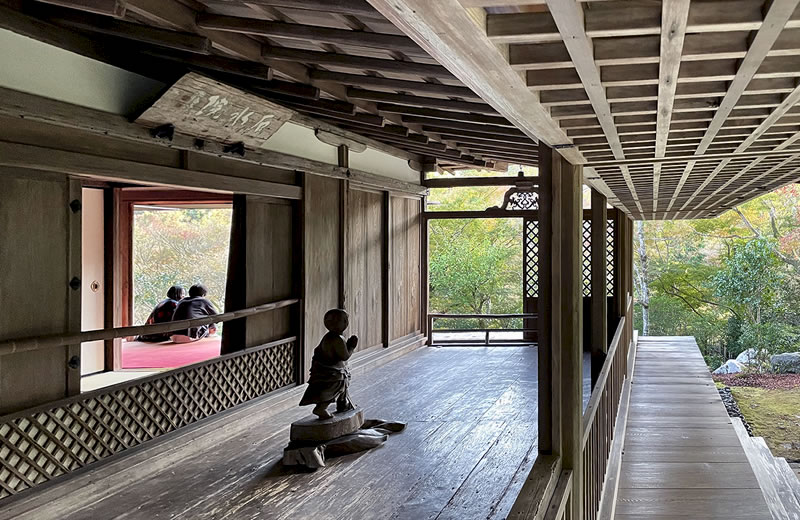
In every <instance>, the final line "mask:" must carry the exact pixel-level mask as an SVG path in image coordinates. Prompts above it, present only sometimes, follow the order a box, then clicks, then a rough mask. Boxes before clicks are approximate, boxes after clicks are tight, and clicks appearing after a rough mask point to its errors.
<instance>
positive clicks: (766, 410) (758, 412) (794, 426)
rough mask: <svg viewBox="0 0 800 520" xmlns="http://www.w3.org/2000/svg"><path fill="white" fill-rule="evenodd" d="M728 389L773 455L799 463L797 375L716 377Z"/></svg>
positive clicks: (799, 381)
mask: <svg viewBox="0 0 800 520" xmlns="http://www.w3.org/2000/svg"><path fill="white" fill-rule="evenodd" d="M714 380H715V381H717V382H718V383H722V384H724V385H725V386H729V387H730V389H731V393H732V394H733V397H734V398H735V399H736V402H737V403H738V404H739V408H740V409H741V412H742V414H743V415H744V417H745V419H747V422H749V423H750V426H752V428H753V434H754V435H756V436H758V437H763V438H764V440H765V441H766V442H767V444H768V445H769V447H770V450H771V451H772V453H773V455H775V456H776V457H784V458H785V459H786V460H787V461H789V462H794V463H798V462H800V374H785V375H774V374H742V375H740V374H736V375H727V376H715V377H714Z"/></svg>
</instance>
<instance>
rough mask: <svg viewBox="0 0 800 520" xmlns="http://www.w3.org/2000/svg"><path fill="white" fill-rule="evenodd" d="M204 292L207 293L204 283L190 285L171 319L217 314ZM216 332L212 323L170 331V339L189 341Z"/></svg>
mask: <svg viewBox="0 0 800 520" xmlns="http://www.w3.org/2000/svg"><path fill="white" fill-rule="evenodd" d="M206 294H208V289H206V286H205V285H203V284H195V285H193V286H191V287H190V288H189V297H188V298H184V299H183V300H181V302H180V303H179V304H178V308H177V309H175V313H174V314H173V315H172V321H179V320H190V319H193V318H202V317H203V316H211V315H214V314H218V313H217V309H216V307H214V304H213V303H211V300H209V299H208V298H206ZM216 332H217V326H216V325H215V324H213V323H212V324H210V325H201V326H199V327H191V328H189V329H184V330H176V331H175V332H173V333H172V338H171V339H172V341H173V342H174V343H189V342H190V341H197V340H199V339H203V338H205V337H206V336H209V335H211V334H214V333H216Z"/></svg>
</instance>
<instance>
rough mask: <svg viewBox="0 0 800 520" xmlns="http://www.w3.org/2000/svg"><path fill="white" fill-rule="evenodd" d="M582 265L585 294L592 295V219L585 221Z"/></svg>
mask: <svg viewBox="0 0 800 520" xmlns="http://www.w3.org/2000/svg"><path fill="white" fill-rule="evenodd" d="M581 267H582V270H583V295H584V296H591V295H592V221H591V220H584V221H583V250H582V259H581Z"/></svg>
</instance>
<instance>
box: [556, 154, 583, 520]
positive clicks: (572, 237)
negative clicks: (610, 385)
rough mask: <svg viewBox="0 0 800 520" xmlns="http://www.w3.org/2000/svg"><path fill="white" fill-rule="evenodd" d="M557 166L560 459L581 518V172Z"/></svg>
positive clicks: (576, 517) (564, 164) (566, 165)
mask: <svg viewBox="0 0 800 520" xmlns="http://www.w3.org/2000/svg"><path fill="white" fill-rule="evenodd" d="M561 162H562V164H561V175H560V178H561V187H560V188H561V211H560V216H561V226H562V228H561V235H560V238H561V259H560V262H559V263H558V264H555V265H556V266H557V267H559V268H560V269H561V280H560V282H559V289H560V291H559V292H560V293H561V343H560V344H561V349H560V350H561V377H560V378H559V382H560V386H561V457H562V467H563V468H564V469H570V470H572V498H571V500H572V516H571V518H572V519H573V520H581V519H582V518H583V469H582V466H583V445H582V438H583V432H582V418H583V345H582V343H583V341H582V340H583V332H582V330H581V323H582V314H583V280H582V272H581V267H582V260H583V251H582V249H583V208H582V205H583V201H582V188H583V169H582V167H581V166H574V165H572V164H569V163H568V162H566V161H565V160H563V159H562V161H561Z"/></svg>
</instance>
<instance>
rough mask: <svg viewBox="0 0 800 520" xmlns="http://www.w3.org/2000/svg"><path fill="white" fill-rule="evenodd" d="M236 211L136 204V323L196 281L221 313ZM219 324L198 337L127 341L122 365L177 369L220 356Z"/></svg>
mask: <svg viewBox="0 0 800 520" xmlns="http://www.w3.org/2000/svg"><path fill="white" fill-rule="evenodd" d="M231 214H232V209H231V206H230V204H213V203H181V204H177V203H173V204H163V203H151V204H135V205H134V207H133V226H132V227H133V236H132V248H131V257H132V258H131V267H132V286H131V292H132V294H133V309H132V310H133V323H134V324H137V325H138V324H144V323H146V322H147V320H148V318H149V317H150V315H151V313H153V312H154V309H155V308H156V306H158V305H159V303H161V302H163V301H164V300H165V299H167V292H168V290H169V288H170V287H173V286H174V287H180V288H182V289H183V290H184V291H185V292H186V293H187V294H188V292H189V289H190V287H191V286H193V285H198V284H202V285H203V286H205V287H206V288H207V290H208V294H207V299H208V300H209V301H210V302H211V303H212V305H213V307H214V309H215V310H216V311H217V312H221V310H222V309H223V308H224V302H225V280H226V277H227V268H228V251H229V245H230V228H231ZM221 332H222V329H221V325H220V326H218V327H217V328H216V329H214V330H213V331H211V333H210V334H209V335H208V336H207V337H205V338H202V339H200V340H198V341H194V342H191V343H175V342H174V341H172V340H170V339H168V338H165V340H164V341H140V339H141V338H134V339H133V340H130V341H125V342H123V345H122V361H121V364H122V368H123V369H163V368H175V367H180V366H184V365H188V364H191V363H197V362H199V361H205V360H206V359H210V358H212V357H216V356H218V355H219V353H220V342H221V338H222V336H221Z"/></svg>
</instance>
